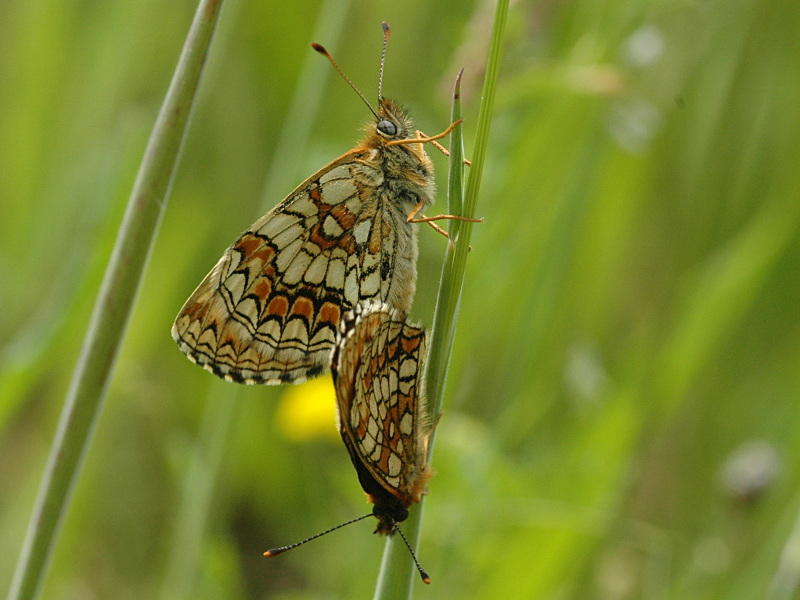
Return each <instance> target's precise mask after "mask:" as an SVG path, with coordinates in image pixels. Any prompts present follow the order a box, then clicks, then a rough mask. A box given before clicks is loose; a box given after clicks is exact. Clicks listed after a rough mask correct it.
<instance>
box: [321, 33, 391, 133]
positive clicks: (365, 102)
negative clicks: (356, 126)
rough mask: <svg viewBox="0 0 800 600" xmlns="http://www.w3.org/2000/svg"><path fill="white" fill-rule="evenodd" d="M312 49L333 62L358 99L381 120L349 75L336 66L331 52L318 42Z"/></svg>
mask: <svg viewBox="0 0 800 600" xmlns="http://www.w3.org/2000/svg"><path fill="white" fill-rule="evenodd" d="M311 47H312V48H313V49H314V50H316V51H317V52H319V53H320V54H322V56H324V57H325V58H327V59H328V60H329V61H331V64H332V65H333V68H334V69H336V70H337V71H338V72H339V75H341V76H342V77H343V78H344V80H345V81H346V82H347V83H348V84H350V87H351V88H353V90H355V92H356V94H358V97H359V98H361V99H362V100H363V101H364V104H366V105H367V108H369V110H370V112H371V113H372V114H373V115H375V118H376V119H378V120H380V116H378V113H377V112H375V109H374V108H372V105H371V104H370V103H369V100H367V99H366V98H365V97H364V94H362V93H361V92H360V91H359V89H358V88H357V87H356V84H354V83H353V82H352V81H350V78H349V77H348V76H347V75H345V74H344V71H342V69H341V67H339V65H338V64H336V61H335V60H333V57H332V56H331V54H330V52H328V51H327V50H326V49H325V46H323V45H322V44H317V43H316V42H312V43H311Z"/></svg>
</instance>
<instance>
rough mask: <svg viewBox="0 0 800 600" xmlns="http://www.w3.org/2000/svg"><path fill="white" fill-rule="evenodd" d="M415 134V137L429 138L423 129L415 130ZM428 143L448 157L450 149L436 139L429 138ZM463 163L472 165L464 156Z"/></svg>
mask: <svg viewBox="0 0 800 600" xmlns="http://www.w3.org/2000/svg"><path fill="white" fill-rule="evenodd" d="M416 135H417V137H420V138H422V137H424V138H429V136H428V134H427V133H425V132H424V131H419V130H417V132H416ZM430 144H431V146H433V147H434V148H436V149H437V150H439V151H440V152H441V153H442V154H444V155H445V156H447V157H448V158H449V157H450V151H449V150H448V149H447V148H445V147H444V146H442V145H441V144H440V143H439V142H437V141H436V140H431V142H430ZM464 164H465V165H467V166H468V167H471V166H472V162H471V161H469V160H467V159H466V158H465V159H464Z"/></svg>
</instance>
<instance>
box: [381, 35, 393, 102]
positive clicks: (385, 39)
mask: <svg viewBox="0 0 800 600" xmlns="http://www.w3.org/2000/svg"><path fill="white" fill-rule="evenodd" d="M381 26H382V27H383V50H381V70H380V72H379V73H378V102H380V101H381V100H383V65H384V63H385V62H386V46H387V45H388V44H389V34H390V33H391V32H392V31H391V29H389V24H388V23H387V22H386V21H384V22H383V23H382V24H381Z"/></svg>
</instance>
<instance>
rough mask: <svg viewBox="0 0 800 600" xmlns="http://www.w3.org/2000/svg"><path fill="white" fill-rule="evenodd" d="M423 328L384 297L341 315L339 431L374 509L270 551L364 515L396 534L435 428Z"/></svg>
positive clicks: (335, 358) (336, 365) (421, 482)
mask: <svg viewBox="0 0 800 600" xmlns="http://www.w3.org/2000/svg"><path fill="white" fill-rule="evenodd" d="M424 361H425V331H424V330H423V329H420V328H418V327H415V326H414V325H411V324H410V323H408V321H407V320H406V318H405V317H404V316H403V314H402V313H401V312H400V311H399V310H397V309H395V308H392V307H390V306H389V305H387V304H384V303H376V302H362V303H359V304H357V305H356V306H355V308H354V309H353V310H352V311H348V312H347V313H345V314H344V315H343V318H342V321H341V324H340V330H339V336H338V339H337V343H336V346H335V347H334V350H333V352H332V354H331V365H330V367H331V374H332V375H333V382H334V388H335V391H336V404H337V421H338V427H339V433H340V434H341V436H342V440H343V441H344V445H345V446H346V448H347V451H348V453H349V454H350V460H351V461H352V463H353V466H354V467H355V469H356V473H357V474H358V481H359V483H360V484H361V487H362V488H363V490H364V491H365V492H366V494H367V498H368V499H369V501H370V502H372V504H373V505H374V506H373V509H372V512H371V513H369V514H366V515H363V516H361V517H358V518H357V519H353V520H352V521H348V522H347V523H343V524H342V525H338V526H337V527H334V528H333V529H329V530H327V531H324V532H322V533H319V534H317V535H314V536H312V537H310V538H308V539H306V540H303V541H301V542H298V543H296V544H292V545H290V546H284V547H282V548H275V549H273V550H268V551H267V552H265V553H264V555H265V556H268V557H272V556H276V555H277V554H280V553H282V552H285V551H287V550H291V549H292V548H296V547H297V546H299V545H301V544H304V543H306V542H308V541H311V540H313V539H316V538H318V537H320V536H321V535H326V534H327V533H330V532H331V531H335V530H336V529H339V528H340V527H344V526H345V525H349V524H350V523H354V522H356V521H360V520H361V519H365V518H367V517H369V516H374V517H375V518H377V519H378V524H377V527H376V529H375V533H379V534H383V535H392V534H394V533H395V532H397V533H399V534H400V536H401V537H402V539H403V541H404V542H405V544H406V546H407V547H408V549H409V551H410V552H411V556H412V558H413V559H414V563H415V564H416V566H417V569H418V570H419V572H420V575H421V577H422V579H423V581H425V583H430V577H429V576H428V574H427V573H426V572H425V571H424V570H423V569H422V567H421V566H420V565H419V562H418V561H417V558H416V556H415V555H414V552H413V550H412V549H411V546H410V545H409V543H408V541H407V540H406V538H405V536H404V535H403V532H402V531H401V530H400V529H399V528H398V526H397V524H398V523H400V522H402V521H405V520H406V519H407V518H408V509H409V508H410V507H411V506H412V505H414V504H416V503H418V502H419V501H420V499H421V497H422V494H424V493H425V492H426V486H427V482H428V480H429V479H430V478H431V476H432V472H431V469H430V468H429V467H428V464H427V456H428V441H429V438H430V434H431V432H432V427H431V425H430V421H429V418H428V414H427V411H426V407H425V402H424V396H423V390H422V386H423V382H422V371H423V369H422V366H423V364H424Z"/></svg>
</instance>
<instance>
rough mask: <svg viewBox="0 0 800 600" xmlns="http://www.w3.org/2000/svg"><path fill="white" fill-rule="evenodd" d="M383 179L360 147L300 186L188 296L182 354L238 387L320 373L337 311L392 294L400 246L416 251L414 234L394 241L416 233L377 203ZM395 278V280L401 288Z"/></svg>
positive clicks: (176, 334)
mask: <svg viewBox="0 0 800 600" xmlns="http://www.w3.org/2000/svg"><path fill="white" fill-rule="evenodd" d="M382 181H383V174H382V172H381V171H380V170H379V169H378V168H377V167H376V166H374V165H372V164H371V163H370V155H369V149H366V148H363V147H362V148H357V149H355V150H353V151H351V152H348V153H347V154H345V155H343V156H342V157H340V158H339V159H337V160H335V161H333V162H332V163H330V164H329V165H327V166H326V167H325V168H324V169H322V170H320V171H319V172H317V173H315V174H314V175H312V176H311V177H309V178H308V179H307V180H306V181H304V182H303V183H302V184H300V186H298V187H297V188H296V189H295V190H294V191H293V192H292V193H291V194H290V195H289V196H288V197H287V198H286V199H285V200H284V201H283V202H281V203H280V204H279V205H278V206H276V207H275V208H274V209H273V210H271V211H270V212H269V213H267V214H266V215H264V216H263V217H262V218H261V219H259V220H258V221H256V222H255V223H254V224H253V225H252V226H251V227H250V229H248V230H247V231H246V232H245V233H243V234H242V235H241V237H240V238H239V239H238V240H236V241H235V242H234V243H233V244H232V245H231V246H230V247H229V248H228V249H227V250H226V252H225V253H224V255H223V256H222V258H221V259H220V260H219V262H218V263H217V264H216V266H215V267H214V268H213V269H212V270H211V272H210V273H209V274H208V275H207V276H206V278H205V279H204V280H203V281H202V283H201V284H200V285H199V286H198V287H197V289H196V290H195V291H194V293H193V294H192V295H191V297H190V298H189V299H188V300H187V301H186V303H185V305H184V306H183V308H182V309H181V311H180V313H179V314H178V316H177V318H176V320H175V323H174V325H173V328H172V336H173V338H174V339H175V341H176V342H177V343H178V345H179V346H180V348H181V350H182V351H183V352H184V353H185V354H186V355H187V356H188V357H189V358H190V359H191V360H192V361H194V362H195V363H197V364H198V365H201V366H203V367H204V368H206V369H208V370H209V371H211V372H212V373H214V374H216V375H218V376H220V377H223V378H224V379H227V380H229V381H236V382H239V383H265V384H277V383H287V382H291V383H302V382H304V381H306V380H307V379H308V378H310V377H313V376H316V375H319V374H320V373H321V372H323V371H324V370H325V368H326V367H327V364H328V360H329V355H330V351H331V349H332V347H333V344H334V342H335V339H336V331H337V329H338V325H339V320H340V316H341V314H342V312H344V311H346V310H348V309H350V308H352V307H353V306H355V304H356V303H357V302H358V301H360V300H364V299H370V298H376V299H381V300H387V299H389V300H391V299H392V296H393V295H397V292H396V291H395V290H396V288H397V287H398V286H397V285H393V274H394V273H395V260H396V249H397V247H398V244H405V247H410V248H411V249H412V250H413V252H414V253H416V244H415V241H416V239H415V238H412V241H411V242H408V240H402V239H399V238H398V236H403V235H405V236H411V235H412V234H411V231H410V227H409V226H408V225H406V224H405V223H398V222H397V221H398V216H397V214H395V213H394V212H392V211H391V210H390V209H391V207H390V206H387V205H386V203H385V202H382V201H381V198H380V196H379V194H378V191H377V189H378V186H379V185H380V183H382ZM404 262H408V261H407V260H406V261H404ZM412 268H414V266H413V263H412ZM400 275H401V277H400V278H396V279H397V281H396V282H395V284H400V283H402V284H404V285H405V286H407V285H408V282H405V281H401V280H402V279H403V278H406V279H407V278H408V276H407V274H406V273H405V271H404V270H403V269H401V270H400ZM412 275H413V277H412V281H411V286H412V294H413V285H414V284H413V279H415V276H416V272H414V273H413V274H412Z"/></svg>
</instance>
